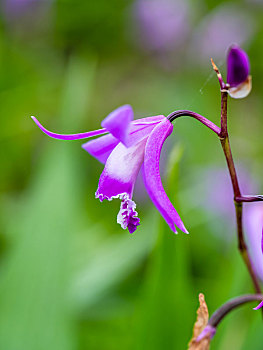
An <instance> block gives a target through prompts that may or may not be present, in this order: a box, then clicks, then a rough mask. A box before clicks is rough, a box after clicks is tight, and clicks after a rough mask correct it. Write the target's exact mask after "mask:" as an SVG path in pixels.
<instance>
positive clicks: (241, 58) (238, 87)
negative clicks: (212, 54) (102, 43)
mask: <svg viewBox="0 0 263 350" xmlns="http://www.w3.org/2000/svg"><path fill="white" fill-rule="evenodd" d="M249 73H250V64H249V58H248V55H247V54H246V52H245V51H243V50H241V49H240V47H238V46H237V45H232V46H231V47H230V49H229V51H228V55H227V83H228V85H229V90H228V91H229V95H230V96H231V97H233V98H243V97H246V96H247V95H248V94H249V93H250V91H251V88H252V83H251V76H250V75H249Z"/></svg>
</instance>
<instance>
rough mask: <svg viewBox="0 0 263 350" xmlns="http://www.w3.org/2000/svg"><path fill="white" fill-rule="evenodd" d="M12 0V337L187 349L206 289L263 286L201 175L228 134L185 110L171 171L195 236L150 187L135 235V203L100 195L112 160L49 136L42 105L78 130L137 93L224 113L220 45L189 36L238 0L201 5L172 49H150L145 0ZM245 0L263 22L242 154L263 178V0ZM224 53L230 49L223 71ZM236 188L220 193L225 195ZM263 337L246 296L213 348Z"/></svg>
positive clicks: (7, 31) (150, 107)
mask: <svg viewBox="0 0 263 350" xmlns="http://www.w3.org/2000/svg"><path fill="white" fill-rule="evenodd" d="M5 2H8V0H3V1H2V3H1V9H2V11H1V25H0V101H1V103H0V116H1V128H0V143H1V147H0V157H1V172H0V203H1V213H0V244H1V246H0V253H1V255H0V262H1V264H0V266H1V273H0V309H1V313H0V348H1V349H4V350H18V349H19V350H20V349H21V350H23V349H26V350H31V349H32V350H42V349H43V350H46V349H49V350H52V349H54V350H58V349H63V350H67V349H68V350H73V349H79V350H85V349H94V350H101V349H105V350H111V349H112V350H113V349H151V350H154V349H168V348H170V349H186V347H187V343H188V341H189V340H190V338H191V333H192V327H193V323H194V320H195V316H196V314H195V313H196V309H197V307H198V293H199V292H203V293H204V295H205V297H206V302H207V305H208V308H209V311H210V314H211V313H212V312H213V311H214V310H215V309H216V308H217V307H219V305H221V304H222V303H224V302H225V301H226V300H227V299H229V298H230V297H233V296H236V295H238V294H242V293H248V292H251V291H252V286H251V283H250V281H249V277H248V275H247V272H246V270H245V267H244V266H243V262H242V261H241V258H240V257H239V254H238V252H237V249H236V242H235V235H234V234H233V231H234V218H232V222H230V221H229V219H228V218H225V217H224V216H222V214H220V212H215V213H214V215H210V214H209V215H208V213H207V212H206V211H205V210H204V208H202V207H200V205H199V204H198V203H199V201H198V195H197V191H196V189H197V187H198V185H199V184H198V183H197V178H196V175H195V174H196V173H197V172H200V169H201V170H202V171H204V172H205V171H206V169H208V168H209V167H219V168H224V167H225V163H224V158H223V155H222V152H221V150H220V147H219V143H218V140H217V139H216V138H215V137H214V135H213V134H212V133H211V132H209V131H208V130H206V129H205V128H203V127H202V126H201V125H199V124H198V123H197V122H196V121H194V120H188V119H187V118H182V119H181V120H178V121H176V123H175V127H174V133H173V135H172V136H171V137H170V138H169V139H168V140H167V145H166V147H165V149H164V151H163V155H164V157H163V158H164V159H163V164H164V168H165V169H167V171H163V173H164V174H163V181H164V184H165V187H166V190H167V192H168V193H169V196H170V198H171V200H172V201H173V203H175V206H176V208H178V211H179V213H180V215H181V216H182V218H183V221H184V223H185V224H186V227H187V228H188V230H189V231H190V235H184V234H182V233H179V234H178V235H173V234H172V233H171V232H170V230H169V228H168V226H167V225H166V223H165V222H164V220H163V219H162V218H161V217H160V215H159V213H158V212H157V210H156V209H155V208H154V207H153V205H152V203H150V200H149V199H148V198H147V194H146V193H145V191H144V190H142V189H141V188H140V186H141V184H140V183H138V189H137V192H135V200H136V202H137V207H138V211H139V215H140V217H141V223H142V224H141V226H140V227H139V229H138V230H137V231H136V233H134V234H133V235H130V234H129V233H128V232H124V231H122V229H121V228H120V227H119V225H117V223H116V215H117V212H118V209H119V202H118V201H113V202H110V203H102V204H101V203H99V201H98V200H95V198H94V192H95V190H96V186H97V182H98V178H99V175H100V172H101V171H102V165H101V164H99V163H98V162H97V161H96V160H95V159H92V158H91V157H90V156H89V155H88V154H86V153H85V152H83V150H82V149H81V148H80V145H81V143H80V142H78V141H77V142H72V143H70V142H69V143H67V142H60V141H56V140H52V139H48V138H47V137H45V136H44V135H43V134H42V133H41V132H40V131H39V130H38V129H37V128H36V127H35V125H34V124H33V123H32V121H31V119H30V115H35V116H37V117H38V118H39V119H40V120H41V122H43V124H44V125H45V126H47V127H48V128H49V129H52V130H55V131H58V132H65V133H66V132H69V133H70V132H79V131H80V132H81V131H86V130H92V129H93V128H98V127H99V125H100V121H101V120H102V119H103V118H104V117H105V116H106V115H107V114H108V113H109V112H111V111H112V110H113V109H114V108H116V107H118V106H120V105H122V104H125V103H129V104H131V105H132V106H133V108H134V111H135V114H136V117H139V118H140V117H143V116H149V115H158V114H164V115H167V114H168V113H170V112H171V111H173V110H176V109H191V110H195V111H197V112H199V113H201V114H203V115H205V116H209V118H210V119H211V120H212V121H213V122H215V123H219V116H220V95H219V88H218V82H217V80H216V77H215V76H214V74H213V72H212V71H211V67H210V63H209V59H210V57H207V61H206V62H202V64H200V62H199V63H198V64H197V54H196V55H192V54H190V52H191V50H190V48H189V47H190V45H191V41H192V37H193V36H194V34H195V31H196V28H197V27H198V25H199V24H200V23H202V21H203V20H204V19H205V18H206V16H208V15H209V14H210V13H211V11H216V9H217V6H219V5H220V6H221V5H224V4H226V5H227V4H229V3H230V2H229V1H225V2H222V1H220V2H217V3H215V2H212V1H210V0H204V1H200V4H198V6H197V4H195V3H194V2H192V3H191V2H189V11H190V12H191V13H190V15H191V16H190V17H191V19H192V20H191V22H189V24H191V26H190V28H189V34H188V39H187V40H186V41H185V43H184V44H183V45H181V47H180V48H178V49H177V50H176V52H173V53H172V54H170V53H167V54H166V55H163V54H162V55H160V53H156V52H150V51H147V50H143V49H142V47H141V46H139V45H137V39H138V37H136V35H137V34H136V33H137V32H136V30H135V29H136V28H137V24H138V23H137V22H136V20H135V19H134V17H133V15H132V8H133V1H123V0H112V1H106V0H101V1H97V2H94V1H93V2H92V1H85V0H77V1H73V0H58V1H55V0H53V1H51V0H49V1H48V0H47V1H45V0H42V1H39V2H37V3H39V5H40V4H41V7H40V8H34V11H33V10H32V8H31V6H32V3H33V2H34V1H33V0H32V1H26V0H24V1H23V3H24V6H27V7H25V10H22V9H21V10H20V11H16V12H15V13H11V14H10V12H7V10H6V8H5ZM21 2H22V1H21ZM9 3H10V4H11V5H12V4H13V5H12V6H14V7H15V6H17V2H16V1H15V0H12V1H11V0H10V1H9ZM233 3H234V4H235V6H238V8H240V9H242V10H244V11H245V12H246V13H247V14H248V15H250V16H252V18H253V21H254V22H255V25H256V31H255V33H254V35H253V37H252V38H251V39H250V41H249V42H246V43H245V48H246V49H247V51H248V54H249V56H250V58H251V67H252V74H253V84H254V87H253V91H252V93H251V95H250V96H249V97H248V98H246V99H245V100H241V101H229V128H230V132H231V141H232V146H233V153H234V156H235V158H236V159H237V160H238V162H239V163H242V164H243V165H244V167H245V168H246V169H247V170H248V171H249V172H250V173H251V176H252V177H254V178H255V181H256V180H259V183H260V181H261V177H260V174H261V173H262V170H263V169H262V164H263V156H262V154H263V144H262V142H261V132H262V129H263V123H262V113H261V111H262V108H263V98H262V96H263V86H262V84H261V82H262V80H263V69H262V62H261V61H262V60H261V58H262V54H263V51H262V47H263V46H262V45H263V41H262V40H263V39H262V38H263V36H262V32H263V24H262V23H263V21H262V10H263V7H262V4H261V3H260V1H258V2H257V1H256V0H254V1H253V0H246V1H245V0H244V1H235V2H233ZM12 6H11V8H12ZM164 22H165V21H164ZM218 35H220V28H218ZM229 44H231V43H229ZM146 46H147V43H145V47H146ZM169 55H170V56H169ZM164 56H165V59H164ZM168 56H169V57H168ZM224 57H225V52H222V57H221V62H219V65H221V66H220V67H221V68H222V71H223V72H225V66H224V64H221V63H222V62H224ZM167 162H168V163H167ZM166 164H169V165H168V166H167V167H166V166H165V165H166ZM198 181H199V180H198ZM221 190H222V189H220V188H211V189H210V192H211V193H212V195H214V200H215V201H216V194H217V191H221ZM262 190H263V186H262V185H261V188H259V191H261V192H262ZM136 193H137V194H136ZM136 195H137V197H138V199H137V198H136ZM226 205H229V206H231V205H232V203H226ZM262 334H263V333H262V320H261V319H260V314H259V313H255V312H253V311H252V305H251V306H246V307H243V308H242V309H240V310H237V311H235V312H233V313H232V314H230V315H229V316H228V317H227V318H226V320H224V321H223V323H222V324H221V325H220V327H219V329H218V332H217V334H216V336H215V338H214V340H213V341H212V345H211V349H214V350H223V349H235V350H245V349H248V348H249V349H255V350H260V349H262V343H263V335H262Z"/></svg>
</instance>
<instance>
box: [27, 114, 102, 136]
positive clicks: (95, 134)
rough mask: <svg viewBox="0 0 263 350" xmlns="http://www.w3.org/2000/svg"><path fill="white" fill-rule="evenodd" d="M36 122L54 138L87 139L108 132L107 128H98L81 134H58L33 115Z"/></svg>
mask: <svg viewBox="0 0 263 350" xmlns="http://www.w3.org/2000/svg"><path fill="white" fill-rule="evenodd" d="M31 118H32V119H33V120H34V122H35V123H36V124H37V126H38V127H39V129H40V130H42V131H43V132H44V133H45V134H46V135H48V136H49V137H52V138H53V139H59V140H80V139H87V138H89V137H93V136H97V135H102V134H106V133H107V130H106V129H98V130H93V131H88V132H82V133H79V134H56V133H54V132H51V131H49V130H47V129H46V128H44V126H43V125H41V124H40V123H39V121H38V120H37V118H35V117H33V116H32V117H31Z"/></svg>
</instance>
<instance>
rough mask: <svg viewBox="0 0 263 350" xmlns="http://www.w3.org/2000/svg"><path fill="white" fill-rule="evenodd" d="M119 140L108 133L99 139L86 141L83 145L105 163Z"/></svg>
mask: <svg viewBox="0 0 263 350" xmlns="http://www.w3.org/2000/svg"><path fill="white" fill-rule="evenodd" d="M118 143H119V140H117V139H116V138H115V137H114V136H112V135H110V134H108V135H104V136H101V137H98V138H97V139H94V140H91V141H88V142H86V143H84V144H83V145H82V146H81V147H82V148H83V149H84V150H85V151H87V152H88V153H89V154H90V155H92V156H93V157H95V158H97V159H98V160H99V161H100V162H101V163H103V164H105V163H106V160H107V159H108V157H109V155H110V154H111V152H112V151H113V149H114V148H115V147H116V146H117V144H118Z"/></svg>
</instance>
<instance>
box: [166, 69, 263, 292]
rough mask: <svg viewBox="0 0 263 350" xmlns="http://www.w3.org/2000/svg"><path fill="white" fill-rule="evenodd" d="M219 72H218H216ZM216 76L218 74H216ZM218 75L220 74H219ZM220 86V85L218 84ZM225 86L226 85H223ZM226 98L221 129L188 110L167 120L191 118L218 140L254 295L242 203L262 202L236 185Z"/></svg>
mask: <svg viewBox="0 0 263 350" xmlns="http://www.w3.org/2000/svg"><path fill="white" fill-rule="evenodd" d="M218 72H219V71H218ZM217 74H218V73H217ZM219 74H220V73H219ZM220 86H221V84H220ZM224 86H226V84H225V85H224ZM226 87H227V86H226ZM227 98H228V91H227V88H224V89H222V90H221V127H220V128H219V127H218V126H217V125H215V124H214V123H213V122H211V121H210V120H209V119H207V118H205V117H203V116H202V115H200V114H198V113H195V112H192V111H188V110H178V111H175V112H172V113H171V114H169V115H168V116H167V118H168V120H169V121H170V122H173V121H174V120H175V119H177V118H179V117H183V116H188V117H192V118H194V119H196V120H198V121H199V122H200V123H202V124H203V125H205V126H206V127H208V128H209V129H210V130H212V131H213V132H214V133H215V134H216V135H217V136H218V137H219V139H220V142H221V146H222V149H223V152H224V155H225V158H226V162H227V167H228V171H229V174H230V178H231V183H232V187H233V192H234V204H235V208H236V223H237V238H238V249H239V251H240V254H241V256H242V258H243V261H244V263H245V265H246V266H247V269H248V272H249V274H250V276H251V279H252V282H253V285H254V289H255V291H256V293H261V288H260V284H259V282H258V279H257V277H256V274H255V271H254V269H253V266H252V262H251V258H250V256H249V253H248V249H247V246H246V243H245V238H244V232H243V202H255V201H262V200H263V196H261V195H257V196H243V195H242V194H241V190H240V187H239V183H238V177H237V172H236V168H235V164H234V160H233V156H232V151H231V147H230V142H229V135H228V128H227Z"/></svg>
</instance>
